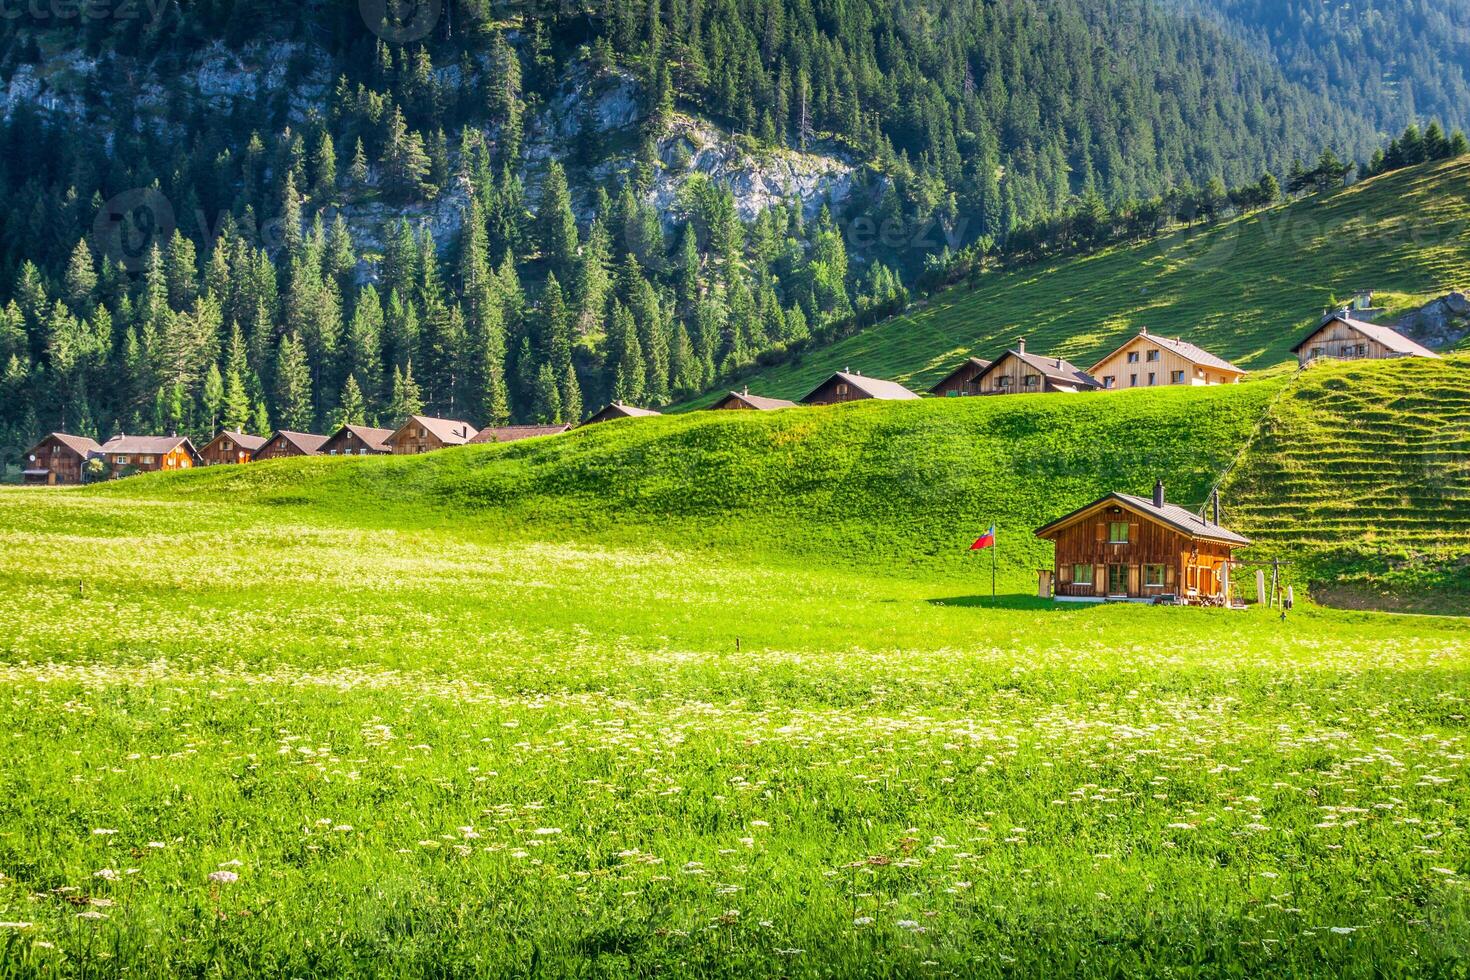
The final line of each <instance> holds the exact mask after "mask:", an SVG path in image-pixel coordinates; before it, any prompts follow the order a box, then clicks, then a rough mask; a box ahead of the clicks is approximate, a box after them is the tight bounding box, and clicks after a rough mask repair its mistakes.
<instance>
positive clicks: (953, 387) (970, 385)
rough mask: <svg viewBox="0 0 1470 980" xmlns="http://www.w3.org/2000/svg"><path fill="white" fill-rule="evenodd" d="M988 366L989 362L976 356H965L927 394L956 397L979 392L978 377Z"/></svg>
mask: <svg viewBox="0 0 1470 980" xmlns="http://www.w3.org/2000/svg"><path fill="white" fill-rule="evenodd" d="M988 367H990V362H989V361H985V360H981V359H980V358H978V357H967V358H965V362H964V363H963V364H961V365H960V366H959V367H957V368H955V369H954V370H953V371H951V372H949V374H947V375H945V377H944V380H942V381H940V382H939V383H938V384H937V385H935V386H934V387H933V388H930V389H929V394H931V395H938V396H939V397H940V398H957V397H960V396H963V395H978V394H980V384H979V381H978V379H979V377H980V374H981V372H983V371H984V370H985V369H986V368H988Z"/></svg>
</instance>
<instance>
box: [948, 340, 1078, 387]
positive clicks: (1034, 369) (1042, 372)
mask: <svg viewBox="0 0 1470 980" xmlns="http://www.w3.org/2000/svg"><path fill="white" fill-rule="evenodd" d="M971 383H972V384H975V385H978V386H979V388H980V394H982V395H1022V394H1026V395H1031V394H1042V393H1051V392H1066V393H1076V392H1079V391H1095V390H1097V389H1099V388H1101V387H1102V384H1101V383H1100V382H1099V381H1098V380H1097V379H1096V378H1094V377H1092V375H1090V374H1088V373H1087V372H1086V371H1083V370H1081V369H1080V368H1078V367H1077V366H1076V365H1074V364H1072V363H1070V362H1068V361H1065V360H1063V359H1062V358H1060V357H1043V356H1041V355H1040V354H1031V353H1028V352H1027V350H1026V338H1025V337H1022V338H1020V339H1019V340H1017V341H1016V347H1015V349H1014V350H1008V351H1006V352H1005V353H1004V354H1002V355H1001V356H1000V357H998V358H996V359H995V360H994V361H993V362H991V364H990V365H989V366H988V367H986V368H985V369H984V370H982V371H981V372H980V373H979V374H978V375H976V376H975V379H974V381H973V382H971Z"/></svg>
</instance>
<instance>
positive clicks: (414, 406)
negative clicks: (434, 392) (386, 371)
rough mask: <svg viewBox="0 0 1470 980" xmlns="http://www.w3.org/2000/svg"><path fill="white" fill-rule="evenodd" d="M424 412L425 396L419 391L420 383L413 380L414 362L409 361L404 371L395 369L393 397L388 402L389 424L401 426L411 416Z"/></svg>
mask: <svg viewBox="0 0 1470 980" xmlns="http://www.w3.org/2000/svg"><path fill="white" fill-rule="evenodd" d="M423 411H424V396H423V393H422V392H420V391H419V386H418V382H416V381H414V379H413V362H412V361H409V362H408V365H407V366H406V367H405V368H404V369H403V370H401V371H400V370H399V369H398V368H396V367H395V368H394V369H393V395H392V397H391V398H390V399H389V401H388V424H389V425H390V426H399V425H402V424H403V423H404V422H405V421H407V419H408V417H409V416H410V415H422V414H423Z"/></svg>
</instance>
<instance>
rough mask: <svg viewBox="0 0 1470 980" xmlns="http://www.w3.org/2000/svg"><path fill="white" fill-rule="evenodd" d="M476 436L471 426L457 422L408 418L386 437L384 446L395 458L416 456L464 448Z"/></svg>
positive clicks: (475, 430) (431, 418) (417, 416)
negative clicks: (458, 447)
mask: <svg viewBox="0 0 1470 980" xmlns="http://www.w3.org/2000/svg"><path fill="white" fill-rule="evenodd" d="M478 433H479V430H478V429H476V428H475V427H474V426H473V425H470V424H469V423H468V422H461V421H460V420H459V419H438V418H433V417H432V416H428V415H410V416H409V418H408V421H407V422H405V423H403V425H401V426H399V427H398V430H397V431H396V432H394V433H393V434H392V435H391V436H389V437H388V440H387V445H388V447H389V448H390V449H392V450H393V454H394V455H395V456H417V455H418V454H419V453H432V452H434V451H435V450H436V449H444V448H446V447H448V446H463V445H465V444H466V443H468V442H469V441H470V440H471V439H473V438H474V437H475V436H476V435H477V434H478Z"/></svg>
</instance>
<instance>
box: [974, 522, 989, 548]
mask: <svg viewBox="0 0 1470 980" xmlns="http://www.w3.org/2000/svg"><path fill="white" fill-rule="evenodd" d="M994 547H995V525H994V524H992V525H990V530H988V531H986V532H985V533H984V534H982V535H981V536H980V540H979V541H976V542H975V543H974V544H972V545H970V550H971V551H984V550H985V549H986V548H994Z"/></svg>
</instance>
